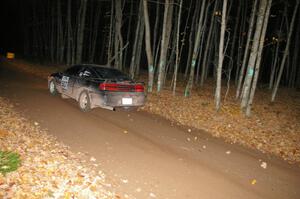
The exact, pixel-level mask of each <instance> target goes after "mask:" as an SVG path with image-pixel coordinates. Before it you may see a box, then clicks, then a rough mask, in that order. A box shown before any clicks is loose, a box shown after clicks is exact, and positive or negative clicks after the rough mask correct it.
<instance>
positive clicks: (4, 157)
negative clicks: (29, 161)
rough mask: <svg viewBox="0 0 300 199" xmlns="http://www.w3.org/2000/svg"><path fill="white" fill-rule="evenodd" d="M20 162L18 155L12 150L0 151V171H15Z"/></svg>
mask: <svg viewBox="0 0 300 199" xmlns="http://www.w3.org/2000/svg"><path fill="white" fill-rule="evenodd" d="M20 164H21V160H20V155H19V154H18V153H15V152H12V151H0V173H2V174H3V175H6V174H7V173H9V172H12V171H15V170H17V169H18V167H19V166H20Z"/></svg>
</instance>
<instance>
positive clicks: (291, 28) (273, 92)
mask: <svg viewBox="0 0 300 199" xmlns="http://www.w3.org/2000/svg"><path fill="white" fill-rule="evenodd" d="M299 2H300V0H297V2H296V6H295V8H294V12H293V17H292V21H291V24H290V28H289V34H288V38H287V42H286V46H285V50H284V54H283V57H282V60H281V64H280V69H279V73H278V77H277V79H276V82H275V86H274V89H273V91H272V97H271V101H272V102H274V100H275V97H276V94H277V90H278V86H279V83H280V80H281V76H282V72H283V69H284V65H285V62H286V58H287V56H288V53H289V48H290V43H291V37H292V33H293V29H294V23H295V18H296V15H297V11H298V7H299Z"/></svg>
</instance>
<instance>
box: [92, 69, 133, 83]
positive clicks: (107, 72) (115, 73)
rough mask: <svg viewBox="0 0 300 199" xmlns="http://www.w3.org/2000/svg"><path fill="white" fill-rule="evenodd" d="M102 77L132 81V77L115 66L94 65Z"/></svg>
mask: <svg viewBox="0 0 300 199" xmlns="http://www.w3.org/2000/svg"><path fill="white" fill-rule="evenodd" d="M93 69H94V70H95V71H96V73H97V74H98V75H99V76H100V77H101V78H102V79H112V80H117V81H131V79H130V78H129V77H128V76H127V75H126V74H124V73H122V72H121V71H119V70H117V69H113V68H104V67H93Z"/></svg>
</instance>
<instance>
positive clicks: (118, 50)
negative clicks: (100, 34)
mask: <svg viewBox="0 0 300 199" xmlns="http://www.w3.org/2000/svg"><path fill="white" fill-rule="evenodd" d="M121 3H122V2H121V0H116V1H115V16H116V20H115V26H116V27H115V31H116V32H115V55H114V56H115V62H114V63H115V64H114V65H115V67H116V68H118V69H120V70H121V69H122V62H123V50H122V49H123V37H122V32H121V27H122V8H121Z"/></svg>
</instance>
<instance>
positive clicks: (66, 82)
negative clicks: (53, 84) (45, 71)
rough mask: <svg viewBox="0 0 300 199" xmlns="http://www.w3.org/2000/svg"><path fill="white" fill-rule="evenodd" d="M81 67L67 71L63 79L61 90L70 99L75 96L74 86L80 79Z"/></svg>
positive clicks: (74, 67)
mask: <svg viewBox="0 0 300 199" xmlns="http://www.w3.org/2000/svg"><path fill="white" fill-rule="evenodd" d="M81 68H82V67H81V66H73V67H71V68H69V69H67V70H66V71H65V72H64V73H63V76H62V78H61V88H62V93H63V94H64V95H67V96H69V97H73V95H74V84H75V82H76V81H77V79H78V78H79V71H80V70H81Z"/></svg>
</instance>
